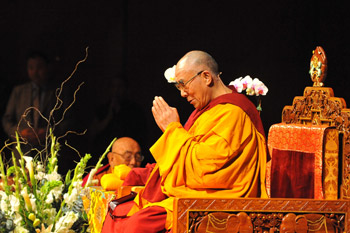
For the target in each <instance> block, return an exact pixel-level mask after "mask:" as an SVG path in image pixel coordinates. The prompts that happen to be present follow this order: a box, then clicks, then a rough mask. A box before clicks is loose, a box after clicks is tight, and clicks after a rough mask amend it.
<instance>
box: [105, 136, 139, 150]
mask: <svg viewBox="0 0 350 233" xmlns="http://www.w3.org/2000/svg"><path fill="white" fill-rule="evenodd" d="M130 148H136V149H138V150H140V145H139V144H138V143H137V142H136V141H135V140H134V139H132V138H129V137H122V138H119V139H117V140H116V141H115V142H114V143H113V146H112V151H113V152H118V151H127V150H130Z"/></svg>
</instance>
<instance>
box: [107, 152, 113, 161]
mask: <svg viewBox="0 0 350 233" xmlns="http://www.w3.org/2000/svg"><path fill="white" fill-rule="evenodd" d="M107 158H108V161H111V158H112V153H111V152H108V153H107Z"/></svg>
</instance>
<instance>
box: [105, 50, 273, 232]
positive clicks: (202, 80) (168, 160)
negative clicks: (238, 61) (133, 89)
mask: <svg viewBox="0 0 350 233" xmlns="http://www.w3.org/2000/svg"><path fill="white" fill-rule="evenodd" d="M175 81H176V83H175V86H176V87H177V88H178V89H179V91H180V93H181V96H182V97H184V98H186V99H187V101H188V102H189V103H190V104H192V105H193V106H194V107H195V110H194V112H193V113H192V114H191V116H190V117H189V119H188V120H187V122H186V124H185V125H184V126H182V125H181V123H180V119H179V115H178V113H177V110H176V109H175V108H173V107H170V106H169V105H168V104H167V103H166V101H165V100H164V99H163V98H162V97H155V99H154V101H153V107H152V113H153V116H154V119H155V121H156V123H157V125H158V126H159V128H160V129H161V130H162V131H163V135H162V136H161V137H160V138H159V139H158V141H157V142H156V143H155V144H154V145H153V146H152V147H151V149H150V151H151V153H152V155H153V156H154V158H155V160H156V162H157V165H156V166H155V168H154V169H153V171H152V173H151V174H150V177H149V179H148V181H147V183H146V186H145V189H144V190H143V191H142V192H140V193H139V194H138V196H136V198H135V199H134V201H133V202H126V203H124V204H121V205H118V206H117V207H116V208H115V209H114V211H113V213H112V214H113V215H114V217H113V219H112V218H111V217H110V216H109V214H107V216H106V220H105V223H104V227H103V231H102V232H128V233H130V232H167V231H169V230H171V228H172V223H173V219H172V211H173V198H174V197H186V198H190V197H192V198H193V197H194V198H234V197H267V194H266V189H265V167H266V162H267V150H266V139H265V136H264V130H263V126H262V123H261V120H260V117H259V113H258V111H257V110H256V107H255V106H254V104H253V103H251V102H250V101H249V100H248V99H247V98H246V96H244V95H242V94H239V93H237V91H236V90H235V88H234V87H233V86H226V85H224V84H223V82H222V81H221V79H220V73H219V71H218V65H217V63H216V62H215V60H214V59H213V58H212V57H211V56H210V55H209V54H208V53H206V52H203V51H191V52H189V53H187V54H186V55H185V56H184V57H182V58H181V59H180V60H179V62H178V63H177V65H176V70H175ZM124 184H125V183H124Z"/></svg>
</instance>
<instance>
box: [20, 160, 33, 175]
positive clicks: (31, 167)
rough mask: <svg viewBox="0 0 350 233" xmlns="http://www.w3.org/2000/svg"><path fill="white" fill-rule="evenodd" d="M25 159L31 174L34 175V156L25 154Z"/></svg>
mask: <svg viewBox="0 0 350 233" xmlns="http://www.w3.org/2000/svg"><path fill="white" fill-rule="evenodd" d="M23 159H24V160H25V161H26V168H27V169H28V171H29V176H30V177H34V168H33V157H30V156H23Z"/></svg>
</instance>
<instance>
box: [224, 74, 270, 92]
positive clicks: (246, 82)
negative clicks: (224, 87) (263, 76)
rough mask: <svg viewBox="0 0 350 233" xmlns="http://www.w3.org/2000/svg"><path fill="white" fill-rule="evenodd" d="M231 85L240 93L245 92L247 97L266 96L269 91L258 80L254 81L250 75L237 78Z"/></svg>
mask: <svg viewBox="0 0 350 233" xmlns="http://www.w3.org/2000/svg"><path fill="white" fill-rule="evenodd" d="M229 85H233V86H234V87H235V88H236V90H237V92H239V93H241V92H243V91H244V90H245V92H246V94H247V95H256V96H259V95H266V93H267V92H268V90H269V89H268V88H267V87H266V86H265V84H264V83H263V82H261V81H260V80H259V79H258V78H254V79H252V78H251V77H250V76H249V75H247V76H245V77H244V78H242V77H240V78H237V79H235V80H234V81H232V82H230V84H229Z"/></svg>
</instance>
